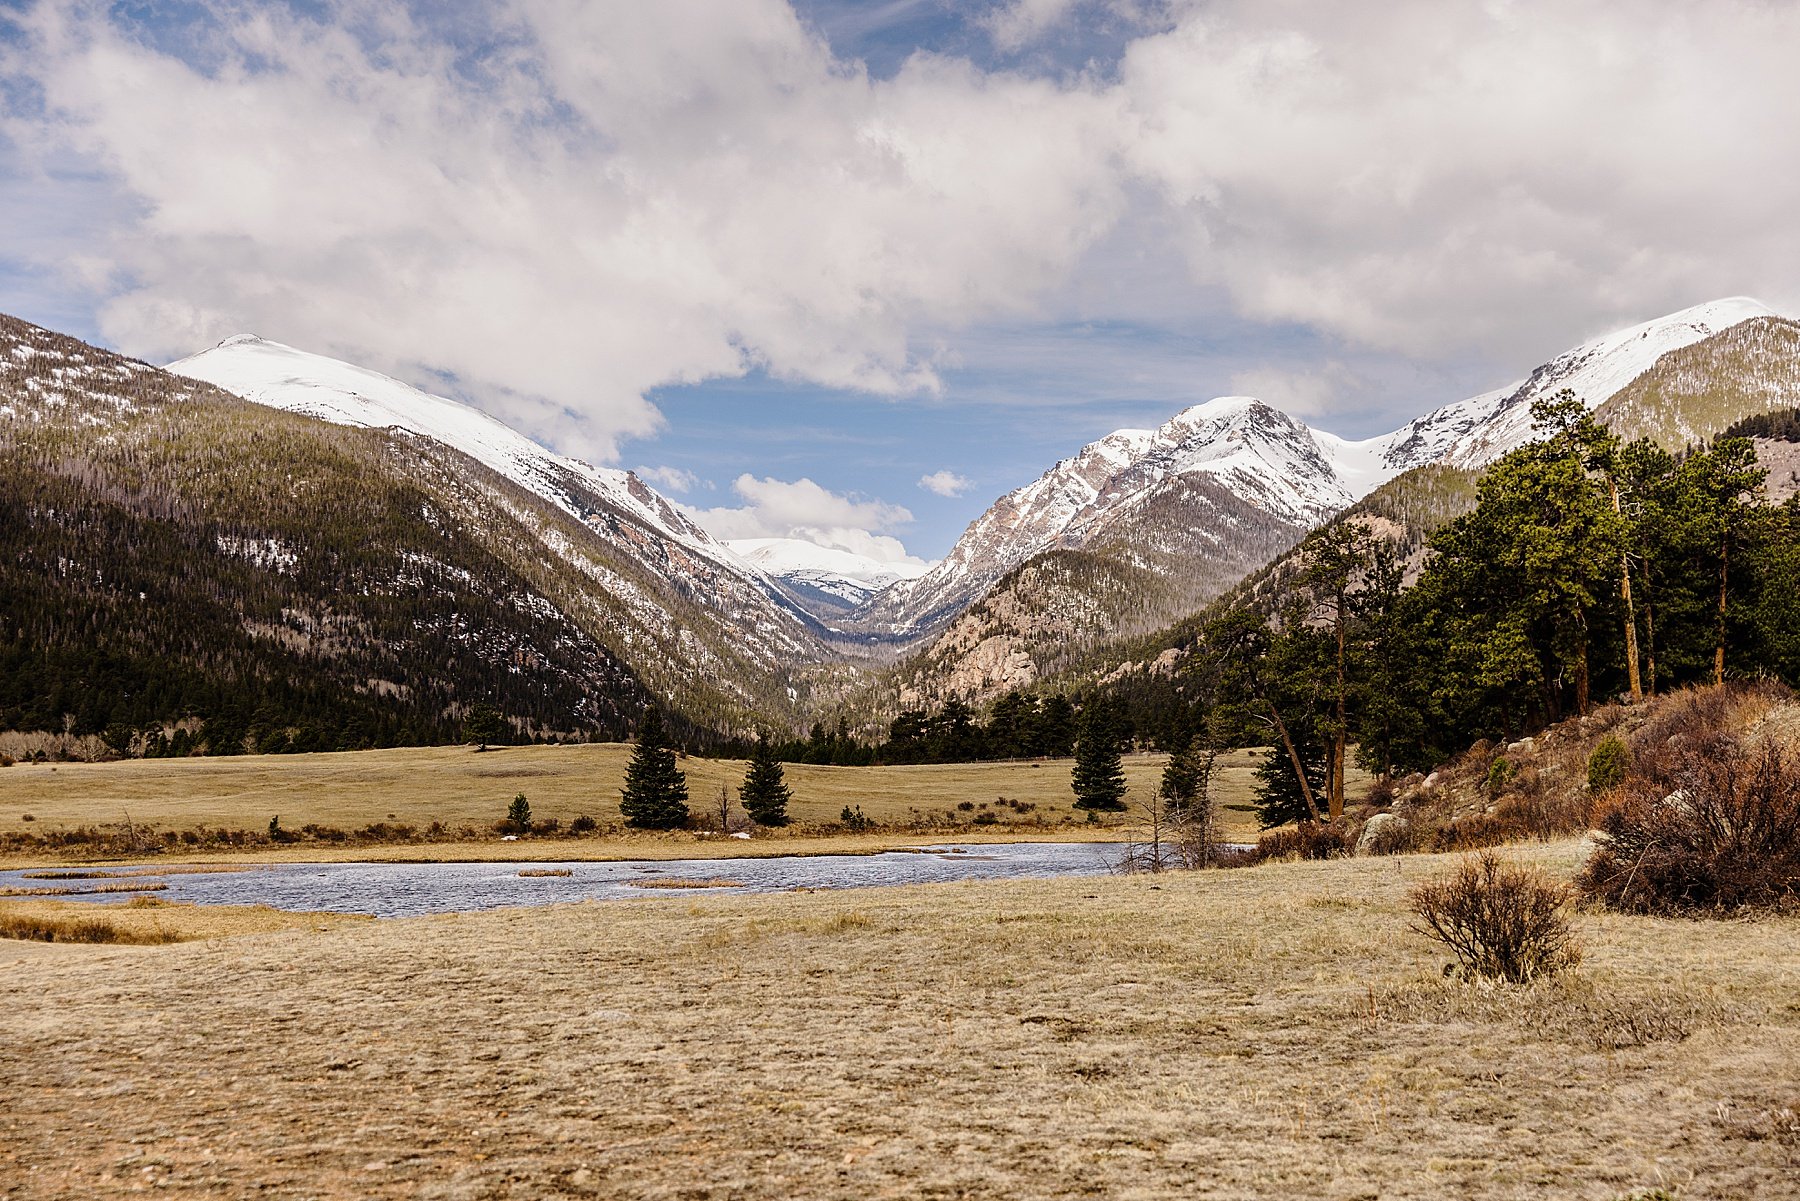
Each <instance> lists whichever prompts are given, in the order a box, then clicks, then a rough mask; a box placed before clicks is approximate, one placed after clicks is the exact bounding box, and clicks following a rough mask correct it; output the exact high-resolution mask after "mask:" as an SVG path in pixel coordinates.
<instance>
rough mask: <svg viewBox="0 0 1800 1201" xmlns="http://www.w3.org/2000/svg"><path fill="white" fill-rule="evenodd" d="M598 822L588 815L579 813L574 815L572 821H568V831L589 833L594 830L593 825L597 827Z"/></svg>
mask: <svg viewBox="0 0 1800 1201" xmlns="http://www.w3.org/2000/svg"><path fill="white" fill-rule="evenodd" d="M599 824H600V823H599V822H597V821H595V820H594V819H593V818H591V817H589V816H588V815H587V814H585V813H580V814H577V815H576V816H575V820H574V821H572V822H570V823H569V833H571V834H591V833H593V832H594V829H595V827H597V826H598V825H599Z"/></svg>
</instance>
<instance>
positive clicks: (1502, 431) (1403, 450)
mask: <svg viewBox="0 0 1800 1201" xmlns="http://www.w3.org/2000/svg"><path fill="white" fill-rule="evenodd" d="M1778 316H1779V314H1777V313H1776V312H1775V311H1774V310H1773V309H1771V308H1769V307H1768V306H1767V305H1765V304H1763V303H1762V302H1761V301H1759V300H1751V299H1750V298H1749V297H1747V296H1733V297H1728V298H1726V299H1724V300H1714V301H1709V302H1708V303H1706V304H1701V305H1695V306H1694V307H1693V308H1690V309H1683V310H1681V311H1680V312H1679V313H1671V314H1669V315H1668V316H1667V317H1658V318H1657V319H1656V320H1654V321H1646V322H1644V323H1643V324H1641V325H1634V326H1631V327H1630V328H1629V329H1622V330H1619V331H1617V332H1615V333H1610V334H1607V335H1605V336H1604V337H1599V338H1595V339H1594V340H1592V341H1590V342H1584V343H1582V344H1581V345H1580V346H1577V347H1575V348H1574V349H1573V350H1569V351H1565V352H1563V353H1562V354H1560V355H1557V356H1556V357H1555V358H1554V359H1551V360H1550V361H1549V362H1548V363H1545V364H1544V365H1543V366H1541V367H1539V368H1538V369H1537V370H1535V371H1533V372H1532V373H1531V374H1530V375H1529V376H1527V377H1526V378H1525V379H1523V380H1521V381H1519V382H1518V383H1516V384H1511V385H1508V386H1507V387H1505V388H1497V389H1495V390H1494V391H1492V392H1484V393H1482V394H1481V395H1480V396H1472V397H1470V398H1469V399H1468V400H1461V401H1458V402H1456V403H1455V404H1452V405H1445V406H1444V407H1443V408H1441V409H1438V410H1436V411H1435V412H1432V413H1428V414H1426V415H1425V416H1423V417H1420V418H1418V419H1417V420H1415V421H1411V422H1408V423H1407V424H1406V425H1404V426H1402V427H1401V428H1400V429H1398V430H1396V431H1395V432H1394V433H1392V434H1390V435H1388V436H1387V438H1386V439H1384V440H1383V441H1384V443H1385V445H1384V448H1383V451H1382V460H1383V462H1384V464H1385V465H1387V466H1388V467H1390V468H1393V469H1395V471H1396V473H1397V472H1398V471H1404V470H1408V469H1410V468H1413V467H1421V466H1424V465H1425V464H1427V463H1447V464H1449V465H1450V466H1452V467H1465V468H1470V467H1485V466H1487V465H1488V464H1489V463H1492V462H1493V461H1494V460H1495V459H1498V458H1499V457H1500V456H1501V455H1503V454H1505V453H1506V452H1508V451H1510V450H1516V449H1518V448H1519V447H1521V446H1523V445H1525V444H1526V443H1527V442H1529V441H1531V436H1532V434H1531V404H1532V402H1533V401H1535V400H1537V399H1539V398H1540V397H1547V396H1554V395H1555V394H1556V393H1558V392H1560V391H1562V390H1563V389H1564V388H1567V389H1569V390H1570V391H1572V392H1574V393H1575V395H1576V397H1577V398H1578V399H1580V400H1581V401H1582V402H1583V403H1585V404H1586V405H1587V407H1588V408H1590V409H1595V408H1599V407H1600V406H1601V405H1602V404H1605V403H1606V402H1607V401H1608V400H1610V399H1611V398H1612V397H1613V396H1614V395H1616V394H1617V393H1619V392H1620V391H1622V390H1623V389H1624V388H1625V387H1626V386H1627V385H1629V384H1630V383H1631V382H1632V381H1633V380H1635V379H1637V378H1638V377H1639V376H1640V375H1642V374H1643V373H1644V372H1646V371H1648V370H1650V369H1651V368H1652V367H1654V366H1656V364H1657V361H1658V360H1660V359H1661V358H1662V357H1663V356H1664V355H1666V354H1669V353H1671V352H1672V351H1677V350H1680V349H1682V348H1683V347H1687V346H1692V345H1693V344H1694V343H1696V342H1701V341H1704V340H1706V339H1709V338H1711V337H1713V336H1714V335H1715V334H1718V333H1721V332H1723V331H1725V330H1728V329H1731V328H1732V327H1734V326H1736V325H1739V324H1741V323H1743V322H1746V321H1751V320H1754V319H1757V318H1770V317H1778ZM1728 420H1729V419H1728Z"/></svg>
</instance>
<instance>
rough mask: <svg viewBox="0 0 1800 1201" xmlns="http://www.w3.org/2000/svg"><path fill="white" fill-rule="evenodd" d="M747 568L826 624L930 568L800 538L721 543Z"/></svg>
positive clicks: (752, 539) (739, 539) (737, 540)
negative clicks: (776, 584) (764, 576)
mask: <svg viewBox="0 0 1800 1201" xmlns="http://www.w3.org/2000/svg"><path fill="white" fill-rule="evenodd" d="M725 545H726V546H728V547H730V548H731V550H732V551H733V552H734V553H736V554H737V555H738V556H739V557H740V558H742V559H743V560H744V561H745V562H746V563H749V564H751V565H752V566H754V567H756V568H758V569H760V570H761V571H763V572H764V573H766V574H767V575H769V576H770V577H772V578H773V579H775V580H777V581H779V582H780V584H781V585H782V587H783V588H784V589H785V590H786V591H787V593H788V595H789V596H790V597H792V598H793V600H794V601H795V603H797V604H799V605H800V606H801V607H802V608H804V609H805V610H806V611H807V612H808V613H810V614H812V615H813V616H814V617H817V618H819V619H820V620H821V621H825V622H827V623H829V622H830V621H831V620H833V619H835V618H842V617H844V616H845V615H846V614H848V613H850V612H852V611H853V610H855V609H856V607H857V606H858V605H862V604H866V603H867V602H868V601H869V599H870V598H871V597H873V596H875V595H876V594H877V593H879V592H881V591H882V590H884V589H886V588H888V587H889V586H891V585H893V584H896V583H898V582H900V581H901V580H911V579H917V578H918V577H919V576H921V575H923V574H925V572H927V571H929V570H930V569H931V566H930V564H920V563H894V562H885V561H883V560H880V559H871V558H869V557H868V556H867V555H859V554H856V553H854V552H852V551H847V550H839V549H836V548H834V547H824V546H819V545H816V544H815V543H811V542H806V541H803V540H801V539H799V538H735V539H732V540H730V541H728V542H726V543H725Z"/></svg>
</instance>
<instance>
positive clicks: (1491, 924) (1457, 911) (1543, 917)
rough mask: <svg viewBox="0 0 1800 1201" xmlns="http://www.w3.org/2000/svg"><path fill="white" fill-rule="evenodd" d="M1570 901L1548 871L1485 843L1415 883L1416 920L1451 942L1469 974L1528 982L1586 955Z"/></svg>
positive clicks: (1458, 961) (1422, 927)
mask: <svg viewBox="0 0 1800 1201" xmlns="http://www.w3.org/2000/svg"><path fill="white" fill-rule="evenodd" d="M1567 901H1568V889H1567V888H1565V887H1563V886H1562V885H1560V884H1557V883H1556V882H1555V881H1553V880H1551V879H1550V878H1549V877H1547V876H1545V875H1544V874H1543V873H1542V872H1540V871H1537V870H1535V869H1533V868H1528V867H1521V866H1518V865H1516V864H1511V863H1508V862H1506V861H1505V860H1504V859H1502V858H1500V856H1498V855H1496V854H1494V853H1493V852H1492V851H1483V852H1482V853H1481V854H1479V855H1475V856H1472V857H1469V858H1465V859H1464V860H1463V861H1462V863H1460V864H1459V865H1458V866H1457V869H1456V870H1455V871H1454V872H1452V873H1451V874H1450V875H1448V876H1445V877H1441V878H1439V879H1436V880H1428V881H1426V882H1425V883H1423V884H1420V885H1419V886H1418V887H1417V888H1415V889H1413V891H1412V896H1411V902H1412V911H1413V914H1414V915H1415V916H1416V917H1417V918H1418V919H1419V920H1418V922H1417V923H1416V924H1415V925H1414V927H1413V928H1414V929H1415V930H1417V931H1418V932H1419V933H1421V934H1424V935H1426V936H1427V937H1429V938H1433V939H1436V940H1437V941H1438V942H1440V943H1443V944H1444V945H1445V946H1446V947H1449V948H1450V950H1451V953H1453V954H1454V955H1455V956H1456V964H1455V965H1454V968H1453V969H1451V970H1457V971H1460V972H1461V974H1462V976H1463V978H1464V979H1474V978H1476V977H1485V978H1488V979H1494V980H1505V981H1508V982H1509V983H1512V984H1523V983H1526V982H1528V981H1530V980H1532V979H1535V978H1536V977H1538V976H1543V975H1550V974H1552V973H1555V972H1558V971H1561V970H1563V969H1564V968H1570V967H1574V966H1575V965H1576V964H1578V963H1580V962H1581V948H1580V946H1579V944H1577V942H1576V941H1575V934H1574V931H1573V930H1572V929H1571V928H1570V926H1569V920H1568V917H1567V915H1566V913H1565V911H1564V910H1565V905H1566V903H1567Z"/></svg>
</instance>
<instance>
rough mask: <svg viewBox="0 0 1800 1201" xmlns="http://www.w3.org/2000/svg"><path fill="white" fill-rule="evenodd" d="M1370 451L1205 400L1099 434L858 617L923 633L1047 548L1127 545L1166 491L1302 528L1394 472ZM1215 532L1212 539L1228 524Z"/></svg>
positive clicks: (1251, 407)
mask: <svg viewBox="0 0 1800 1201" xmlns="http://www.w3.org/2000/svg"><path fill="white" fill-rule="evenodd" d="M1380 450H1381V448H1380V447H1379V446H1377V445H1376V444H1375V443H1374V442H1373V441H1370V442H1350V441H1346V440H1344V439H1341V438H1336V437H1333V436H1331V435H1321V434H1318V433H1315V432H1314V431H1313V430H1310V429H1308V428H1307V427H1306V426H1305V425H1304V424H1302V423H1301V422H1299V421H1296V420H1294V419H1293V418H1291V417H1289V416H1288V415H1287V414H1285V413H1282V412H1281V411H1279V410H1278V409H1274V408H1272V407H1270V406H1269V405H1266V404H1264V403H1263V402H1262V401H1260V400H1256V399H1255V398H1253V397H1247V396H1227V397H1220V398H1218V399H1216V400H1210V401H1207V402H1206V403H1204V404H1199V405H1195V406H1193V407H1191V408H1189V409H1185V410H1183V411H1182V412H1180V413H1178V414H1176V415H1175V416H1174V417H1173V418H1172V419H1170V420H1169V421H1168V422H1166V423H1165V424H1163V425H1162V426H1159V427H1158V428H1156V429H1154V430H1131V429H1127V430H1118V431H1115V432H1114V433H1111V434H1108V435H1107V436H1106V437H1104V438H1101V439H1100V440H1098V441H1096V442H1092V443H1090V444H1088V445H1087V446H1085V447H1083V448H1082V450H1081V451H1080V453H1078V454H1076V455H1074V456H1072V457H1071V458H1067V459H1064V460H1062V461H1061V462H1059V463H1057V464H1056V466H1054V467H1052V468H1051V469H1050V470H1049V471H1046V472H1045V473H1044V474H1043V475H1042V476H1041V477H1039V478H1038V479H1037V480H1035V481H1033V482H1032V483H1030V484H1027V485H1025V486H1024V487H1022V488H1018V489H1015V490H1014V491H1012V492H1009V493H1007V494H1006V495H1005V496H1003V497H1001V498H1000V499H999V500H997V501H995V502H994V504H993V505H992V506H991V507H990V508H989V509H988V510H987V512H985V513H983V514H982V515H981V516H980V517H979V518H977V519H976V520H975V521H974V522H973V523H972V524H971V525H970V526H969V528H968V529H967V530H966V531H965V532H964V534H963V536H962V537H961V538H960V539H959V540H958V541H957V543H956V545H955V547H953V548H952V549H951V551H950V553H949V554H948V555H946V556H945V557H944V559H943V561H942V562H940V563H939V564H938V565H937V566H936V567H934V568H933V569H932V570H931V571H929V572H927V573H925V574H924V575H923V576H921V577H919V578H918V579H917V580H913V581H909V582H904V583H900V584H896V585H894V586H893V587H891V588H889V589H888V590H887V591H885V592H883V593H882V594H881V595H880V596H879V597H877V598H876V599H875V601H874V602H873V604H872V605H871V606H870V607H869V608H868V609H866V610H864V611H862V612H859V613H858V614H857V617H858V618H859V619H861V620H862V621H864V622H866V623H874V624H878V625H880V626H883V627H886V628H888V629H891V630H896V631H919V630H925V629H929V628H930V627H932V626H933V625H934V624H937V623H941V622H942V621H944V620H946V619H947V618H948V617H951V616H954V615H955V614H956V613H958V612H960V611H961V610H962V609H964V608H966V607H967V606H968V604H969V603H971V602H972V601H973V600H974V599H975V598H976V597H977V596H979V595H980V594H981V592H983V591H985V590H986V588H987V587H988V585H990V584H992V583H993V582H994V581H996V580H998V579H1000V578H1001V577H1002V576H1004V575H1006V574H1007V573H1008V572H1010V571H1011V570H1012V569H1013V568H1015V567H1017V566H1019V565H1020V564H1021V563H1023V562H1025V561H1026V560H1028V559H1030V558H1032V557H1033V556H1035V555H1038V554H1041V553H1043V552H1044V551H1046V550H1051V549H1055V548H1059V547H1060V548H1063V549H1074V548H1078V547H1082V546H1086V545H1089V544H1091V543H1094V542H1097V541H1100V540H1108V541H1114V542H1119V543H1121V544H1128V543H1130V542H1131V541H1132V540H1133V536H1134V535H1133V533H1132V530H1131V526H1132V525H1133V523H1134V520H1135V518H1136V517H1137V516H1138V515H1142V514H1145V513H1148V512H1149V511H1151V510H1152V509H1154V508H1155V507H1156V505H1155V502H1156V500H1157V499H1158V497H1159V496H1160V495H1161V494H1162V493H1163V492H1164V491H1166V490H1168V489H1170V488H1173V487H1176V486H1177V485H1176V481H1184V480H1185V481H1192V480H1195V479H1205V480H1207V481H1210V482H1211V483H1212V484H1213V485H1214V486H1215V488H1214V489H1212V490H1209V497H1208V501H1209V504H1212V505H1213V506H1214V507H1218V504H1219V502H1220V500H1221V494H1223V497H1224V507H1225V508H1234V507H1237V506H1239V505H1241V506H1244V507H1247V508H1248V509H1251V510H1254V511H1255V512H1256V513H1257V514H1258V516H1259V518H1260V519H1262V520H1266V521H1269V522H1273V523H1276V524H1279V525H1285V526H1288V527H1291V528H1292V529H1293V530H1304V529H1305V528H1307V527H1309V526H1311V525H1314V524H1317V523H1318V522H1320V521H1322V520H1324V519H1325V518H1326V517H1327V516H1329V515H1330V514H1332V513H1334V512H1336V511H1337V510H1339V509H1341V508H1343V507H1344V506H1345V505H1348V504H1350V503H1351V502H1352V501H1354V500H1355V499H1356V497H1357V496H1358V495H1360V494H1361V493H1362V492H1363V491H1366V490H1367V489H1369V488H1372V487H1374V486H1375V485H1376V484H1379V483H1380V482H1381V481H1382V480H1383V479H1386V478H1388V477H1389V476H1391V475H1393V474H1395V470H1394V469H1392V468H1389V467H1387V466H1386V465H1385V464H1384V463H1383V461H1382V459H1381V454H1380ZM1196 517H1197V518H1198V517H1199V515H1196ZM1220 525H1221V531H1222V532H1223V531H1225V530H1228V529H1229V527H1230V525H1231V521H1230V520H1222V521H1221V523H1220ZM1206 532H1207V531H1206V530H1204V529H1192V528H1190V529H1189V530H1188V531H1186V535H1187V536H1188V539H1189V540H1190V541H1191V536H1192V535H1193V534H1196V533H1198V534H1201V535H1204V534H1205V533H1206ZM1169 549H1170V550H1171V551H1172V552H1174V551H1179V550H1181V549H1183V548H1181V547H1175V546H1171V547H1170V548H1169Z"/></svg>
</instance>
